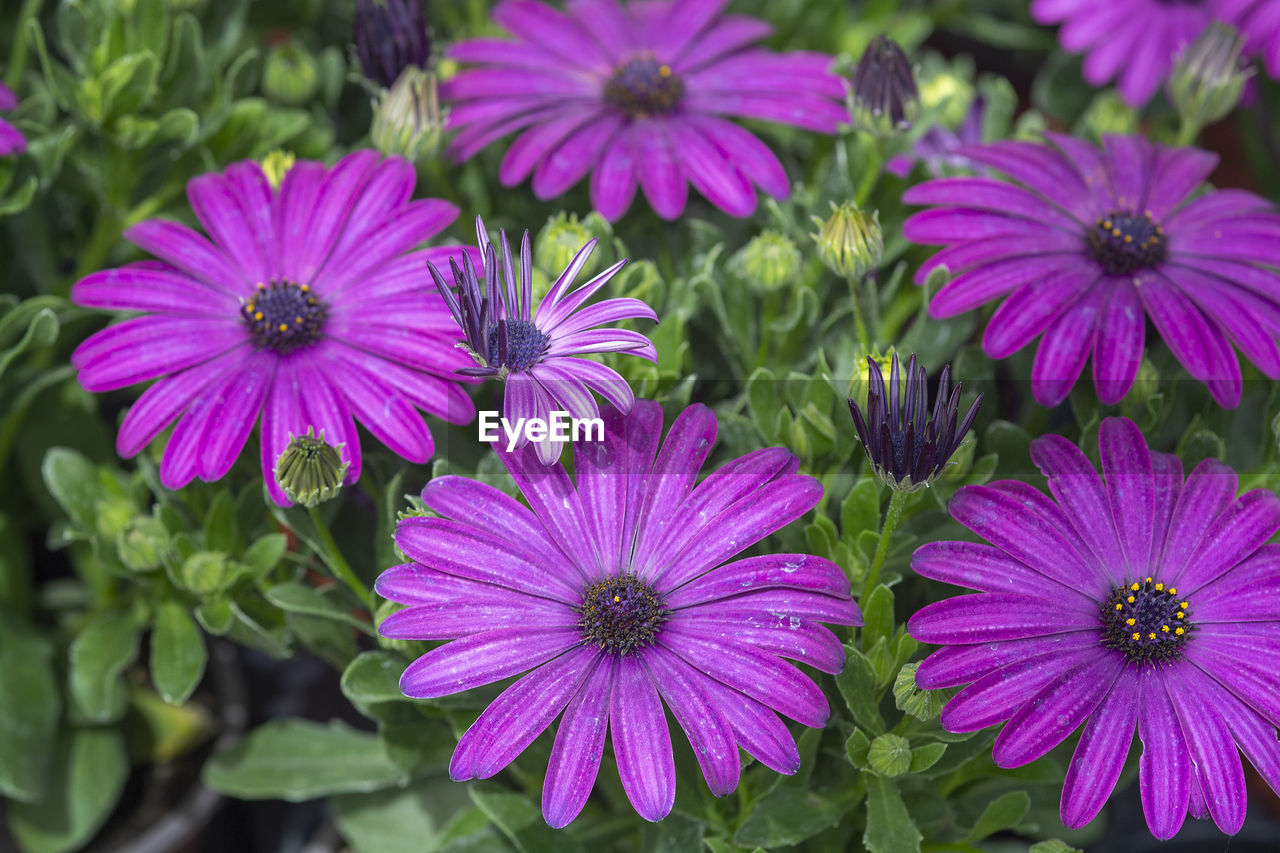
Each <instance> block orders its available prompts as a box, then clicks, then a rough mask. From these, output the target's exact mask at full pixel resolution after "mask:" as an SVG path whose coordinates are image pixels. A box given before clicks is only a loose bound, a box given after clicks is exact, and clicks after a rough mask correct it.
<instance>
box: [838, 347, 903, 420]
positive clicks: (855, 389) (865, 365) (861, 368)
mask: <svg viewBox="0 0 1280 853" xmlns="http://www.w3.org/2000/svg"><path fill="white" fill-rule="evenodd" d="M893 357H894V349H893V347H889V349H888V350H886V351H885V352H880V351H879V350H871V351H867V350H862V351H861V352H860V353H859V354H858V357H857V359H855V360H854V375H853V377H852V378H850V380H849V394H848V398H849V399H850V400H853V401H854V402H855V403H857V404H858V405H859V406H864V405H866V402H867V392H868V391H869V390H871V362H874V363H875V365H876V367H878V368H880V378H881V380H883V381H884V382H888V381H889V371H890V368H891V367H892V365H893Z"/></svg>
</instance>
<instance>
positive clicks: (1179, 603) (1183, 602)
mask: <svg viewBox="0 0 1280 853" xmlns="http://www.w3.org/2000/svg"><path fill="white" fill-rule="evenodd" d="M1178 606H1179V607H1181V608H1182V609H1183V610H1186V609H1187V603H1186V602H1185V601H1179V602H1178Z"/></svg>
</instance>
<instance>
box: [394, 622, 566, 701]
mask: <svg viewBox="0 0 1280 853" xmlns="http://www.w3.org/2000/svg"><path fill="white" fill-rule="evenodd" d="M581 642H582V633H581V632H580V631H579V630H578V628H577V626H576V625H575V626H573V627H571V628H543V627H541V626H539V627H521V628H499V629H498V630H495V631H485V632H483V633H481V634H472V635H471V636H469V637H462V638H461V639H457V640H452V641H451V642H449V643H446V644H445V645H443V646H440V647H439V648H436V649H432V650H431V651H429V652H427V653H426V654H425V655H423V656H422V657H420V658H418V659H417V660H415V661H414V662H413V663H411V664H409V666H408V667H407V668H406V669H405V671H404V675H402V676H400V690H401V691H402V692H403V693H404V695H406V696H410V697H413V698H415V699H434V698H436V697H439V696H449V695H452V694H454V693H461V692H462V691H464V690H470V689H472V688H473V687H483V686H484V685H486V684H492V683H493V682H495V681H500V680H502V679H504V678H508V677H510V676H512V675H516V674H518V673H521V672H524V671H525V670H528V669H531V668H533V667H535V666H539V665H541V664H543V663H546V662H547V661H549V660H551V659H552V658H554V657H557V656H558V655H560V654H561V653H562V652H565V651H568V650H569V649H571V648H573V647H574V646H576V645H578V644H579V643H581Z"/></svg>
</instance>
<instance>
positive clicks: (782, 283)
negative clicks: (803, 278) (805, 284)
mask: <svg viewBox="0 0 1280 853" xmlns="http://www.w3.org/2000/svg"><path fill="white" fill-rule="evenodd" d="M731 264H732V265H733V268H734V271H735V272H737V273H738V274H739V275H741V276H742V277H743V278H745V279H746V280H747V281H749V282H750V283H751V286H752V287H754V288H755V289H756V290H759V291H762V292H768V291H771V290H777V289H779V288H781V287H786V286H787V285H788V284H790V283H791V282H793V281H795V280H796V278H797V277H798V276H799V275H800V266H801V262H800V250H799V249H797V248H796V244H795V243H793V242H791V238H790V237H788V236H787V235H785V234H782V233H781V232H778V231H774V230H773V229H771V228H770V229H766V230H764V231H761V232H760V233H759V234H757V235H756V236H755V237H753V238H752V239H751V241H750V242H749V243H747V245H745V246H743V247H742V248H741V249H739V250H738V253H737V254H735V255H734V256H733V259H732V261H731Z"/></svg>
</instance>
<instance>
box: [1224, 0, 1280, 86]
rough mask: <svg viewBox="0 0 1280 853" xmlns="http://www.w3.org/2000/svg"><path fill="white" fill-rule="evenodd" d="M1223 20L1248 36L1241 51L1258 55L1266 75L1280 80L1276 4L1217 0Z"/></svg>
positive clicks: (1270, 0) (1279, 18) (1261, 0)
mask: <svg viewBox="0 0 1280 853" xmlns="http://www.w3.org/2000/svg"><path fill="white" fill-rule="evenodd" d="M1218 5H1219V7H1220V14H1221V16H1222V17H1223V19H1225V20H1227V21H1229V22H1231V23H1232V24H1234V25H1235V26H1236V27H1237V28H1238V29H1239V30H1240V32H1241V33H1242V34H1243V35H1244V36H1245V37H1246V39H1248V40H1247V41H1246V43H1245V48H1244V49H1245V53H1246V54H1248V55H1254V56H1258V57H1259V58H1260V59H1261V60H1262V64H1263V67H1265V68H1266V69H1267V74H1269V75H1271V76H1272V77H1275V78H1277V79H1280V4H1277V3H1276V2H1275V0H1218Z"/></svg>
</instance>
